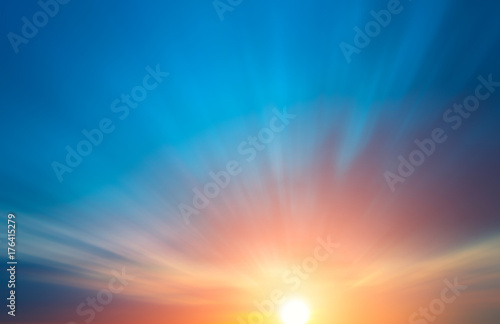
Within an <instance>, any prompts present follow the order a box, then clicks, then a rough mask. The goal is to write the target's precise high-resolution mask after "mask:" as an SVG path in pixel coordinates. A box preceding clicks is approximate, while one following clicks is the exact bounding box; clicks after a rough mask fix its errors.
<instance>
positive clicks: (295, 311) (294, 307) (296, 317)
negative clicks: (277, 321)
mask: <svg viewBox="0 0 500 324" xmlns="http://www.w3.org/2000/svg"><path fill="white" fill-rule="evenodd" d="M309 316H310V311H309V306H308V305H307V304H306V303H305V302H304V301H302V300H300V299H291V300H289V301H287V302H286V303H285V305H283V307H282V308H281V320H282V321H283V323H285V324H306V323H307V321H308V320H309Z"/></svg>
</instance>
